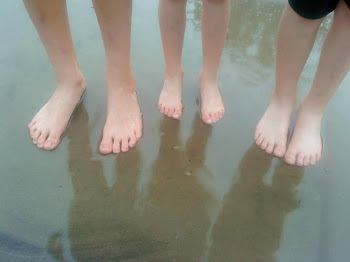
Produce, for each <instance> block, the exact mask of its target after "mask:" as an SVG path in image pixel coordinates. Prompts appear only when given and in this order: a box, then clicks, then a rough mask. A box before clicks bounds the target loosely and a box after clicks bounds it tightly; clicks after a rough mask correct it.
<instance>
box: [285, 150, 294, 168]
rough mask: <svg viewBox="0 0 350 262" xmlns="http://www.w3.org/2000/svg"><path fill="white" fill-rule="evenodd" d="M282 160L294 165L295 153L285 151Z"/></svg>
mask: <svg viewBox="0 0 350 262" xmlns="http://www.w3.org/2000/svg"><path fill="white" fill-rule="evenodd" d="M284 160H285V161H286V163H288V164H290V165H294V164H295V161H296V153H295V152H287V153H286V154H285V156H284Z"/></svg>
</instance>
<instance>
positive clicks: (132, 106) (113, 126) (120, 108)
mask: <svg viewBox="0 0 350 262" xmlns="http://www.w3.org/2000/svg"><path fill="white" fill-rule="evenodd" d="M106 84H107V93H108V99H107V120H106V123H105V127H104V129H103V138H102V141H101V144H100V152H101V153H102V154H110V153H112V152H113V153H120V152H126V151H128V150H129V148H131V147H134V146H135V145H136V143H137V141H138V140H139V139H140V138H141V136H142V114H141V111H140V107H139V104H138V102H137V96H136V92H135V80H134V78H133V76H132V74H131V76H130V78H129V80H127V81H122V82H120V81H109V80H108V79H107V81H106Z"/></svg>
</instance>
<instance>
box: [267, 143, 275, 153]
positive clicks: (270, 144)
mask: <svg viewBox="0 0 350 262" xmlns="http://www.w3.org/2000/svg"><path fill="white" fill-rule="evenodd" d="M274 146H275V144H274V143H273V142H269V143H268V144H267V148H266V150H265V152H266V153H268V154H271V153H272V152H273V148H274Z"/></svg>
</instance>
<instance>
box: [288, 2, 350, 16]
mask: <svg viewBox="0 0 350 262" xmlns="http://www.w3.org/2000/svg"><path fill="white" fill-rule="evenodd" d="M288 1H289V4H290V6H291V7H292V8H293V9H294V11H295V12H296V13H297V14H298V15H300V16H302V17H305V18H308V19H319V18H322V17H325V16H326V15H328V14H329V13H331V12H333V11H334V9H335V7H336V6H337V4H338V3H339V1H340V0H288ZM344 1H345V3H346V4H347V5H348V7H349V8H350V0H344Z"/></svg>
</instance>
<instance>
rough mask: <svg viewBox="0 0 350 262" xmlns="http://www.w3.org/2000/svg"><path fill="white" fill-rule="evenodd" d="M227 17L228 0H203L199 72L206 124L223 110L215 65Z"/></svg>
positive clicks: (224, 36) (228, 15) (224, 37)
mask: <svg viewBox="0 0 350 262" xmlns="http://www.w3.org/2000/svg"><path fill="white" fill-rule="evenodd" d="M229 19H230V0H219V1H217V0H203V14H202V46H203V67H202V71H201V73H200V77H199V81H200V91H201V100H202V108H201V113H202V118H203V121H204V122H205V123H207V124H211V123H214V122H216V121H218V120H219V119H220V118H221V117H222V116H223V114H224V111H225V109H224V104H223V102H222V99H221V94H220V91H219V85H218V75H217V73H218V69H219V65H220V61H221V56H222V51H223V49H224V46H225V39H226V35H227V29H228V24H229Z"/></svg>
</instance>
